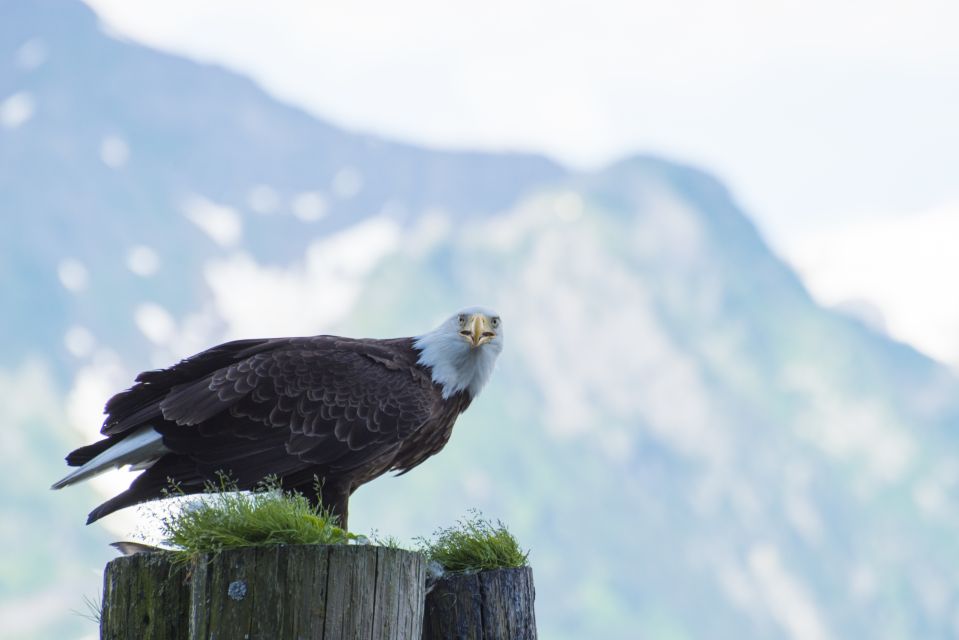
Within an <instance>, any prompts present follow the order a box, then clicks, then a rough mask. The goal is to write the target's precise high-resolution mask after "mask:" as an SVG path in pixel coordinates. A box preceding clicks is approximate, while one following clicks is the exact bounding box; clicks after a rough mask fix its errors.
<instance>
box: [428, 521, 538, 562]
mask: <svg viewBox="0 0 959 640" xmlns="http://www.w3.org/2000/svg"><path fill="white" fill-rule="evenodd" d="M419 543H420V552H421V553H423V554H425V555H426V557H427V558H429V559H430V560H435V561H436V562H439V563H440V564H441V565H443V568H444V569H445V570H446V571H450V572H463V573H469V572H476V571H488V570H490V569H514V568H518V567H525V566H527V564H528V562H527V557H528V556H529V552H528V551H525V552H524V551H523V550H522V549H520V546H519V543H518V542H517V541H516V538H514V537H513V534H511V533H510V532H509V531H508V530H507V529H506V525H504V524H503V523H502V522H500V521H496V523H495V524H494V523H493V522H491V521H489V520H486V519H484V518H483V516H482V514H481V513H479V512H478V511H470V512H469V515H468V516H467V517H465V518H463V519H461V520H459V521H458V522H457V523H456V525H454V526H452V527H447V528H445V529H439V530H437V531H436V532H435V533H434V534H433V538H432V540H427V539H425V538H420V539H419Z"/></svg>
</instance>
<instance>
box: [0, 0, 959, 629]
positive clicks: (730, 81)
mask: <svg viewBox="0 0 959 640" xmlns="http://www.w3.org/2000/svg"><path fill="white" fill-rule="evenodd" d="M957 21H959V5H956V4H955V3H951V2H946V1H944V0H917V1H911V2H905V1H897V0H882V1H878V2H877V1H876V0H871V1H869V2H865V1H860V0H855V1H851V2H844V3H840V4H837V3H834V2H826V1H825V0H807V1H806V2H768V1H766V0H762V1H760V0H722V1H720V2H706V1H705V0H678V1H674V2H669V3H663V2H656V3H652V2H632V3H621V2H614V1H609V0H600V1H597V2H592V3H589V4H588V5H582V4H580V3H571V2H558V1H557V0H550V1H548V2H547V1H546V0H527V1H524V2H515V1H514V2H505V1H499V0H493V1H491V2H484V3H478V4H477V3H473V4H472V5H462V4H458V3H450V2H442V1H440V0H411V1H410V2H405V3H390V2H381V1H374V0H359V1H356V2H349V3H333V2H325V1H321V2H315V1H308V0H275V1H274V2H270V3H263V2H254V1H252V0H248V1H247V0H245V1H240V0H205V1H204V2H202V3H197V2H192V1H190V2H188V1H187V0H167V1H165V2H147V1H145V0H136V1H133V0H90V1H89V2H88V3H82V2H79V0H0V221H2V223H3V227H2V233H0V303H2V313H0V340H2V343H0V461H2V463H3V469H4V471H5V475H6V480H5V481H4V482H3V483H2V484H0V509H2V519H0V545H2V548H3V551H2V552H0V553H2V562H0V621H2V623H0V625H2V629H3V630H2V634H0V635H3V637H4V638H23V639H26V638H31V639H32V638H57V639H60V638H86V637H95V635H96V626H95V625H94V623H92V622H90V621H88V620H86V619H84V618H83V617H82V615H78V613H77V612H79V613H81V614H82V613H86V607H85V605H84V602H83V598H84V596H86V597H89V598H96V597H98V592H99V590H100V575H101V571H102V567H103V564H104V563H105V562H106V561H107V560H108V559H109V558H110V557H111V556H112V552H111V550H110V549H109V548H108V547H107V543H108V542H110V541H112V540H117V539H126V538H128V537H130V535H131V531H134V530H136V529H137V528H138V527H142V525H138V520H137V517H136V513H135V512H133V511H134V510H128V512H121V513H119V514H116V515H114V516H111V517H109V518H107V519H106V520H104V521H103V522H102V523H98V524H96V525H94V526H91V527H85V526H84V525H83V522H84V519H85V514H86V512H87V511H89V510H90V509H91V508H92V507H93V506H95V505H96V504H98V503H99V502H100V501H102V500H103V499H104V497H105V496H106V495H108V494H111V493H112V492H115V491H117V490H118V489H120V488H122V487H124V486H125V485H126V484H128V483H129V480H130V478H131V476H130V475H129V474H128V473H125V472H118V473H116V474H112V475H110V476H106V477H102V478H100V479H98V480H97V481H96V482H92V483H88V484H87V485H84V486H78V487H72V488H70V489H67V490H64V491H62V492H56V493H54V492H51V491H49V490H48V489H47V487H48V486H49V485H50V484H51V483H52V482H53V481H54V480H56V479H57V478H59V477H60V476H61V475H63V473H64V470H65V467H64V465H63V462H62V457H63V455H64V454H65V453H66V452H67V451H68V450H70V449H71V448H73V447H75V446H77V445H79V444H81V443H85V442H88V441H91V440H92V439H93V438H94V437H95V436H96V433H97V430H98V428H99V426H100V421H101V409H102V406H103V403H104V402H105V400H106V399H107V398H108V397H109V396H110V395H112V394H113V393H114V392H116V391H118V390H120V389H123V388H125V387H127V386H128V385H129V384H130V383H131V382H132V379H133V377H134V376H135V374H136V373H137V372H139V371H141V370H144V369H149V368H155V367H162V366H166V365H168V364H171V363H172V362H174V361H175V360H177V359H178V358H181V357H184V356H187V355H190V354H192V353H194V352H196V351H199V350H201V349H203V348H206V347H208V346H211V345H213V344H215V343H218V342H222V341H224V340H227V339H231V338H238V337H260V336H273V335H296V334H305V335H308V334H316V333H338V334H345V335H352V336H370V337H393V336H400V335H414V334H418V333H421V332H423V331H425V330H427V329H429V328H431V327H432V326H433V325H434V324H435V323H436V322H438V321H439V319H441V318H442V317H445V316H447V315H448V314H450V313H452V312H453V311H455V310H456V309H458V308H460V307H463V306H466V305H471V304H484V305H489V306H491V307H493V308H495V309H496V310H497V311H499V313H500V314H502V316H503V318H504V323H505V330H506V337H507V348H506V351H505V352H504V355H503V357H502V358H501V360H500V365H499V368H498V371H497V373H496V375H495V376H494V378H493V381H492V383H491V384H490V386H489V387H488V388H487V389H486V391H485V392H484V394H483V395H482V396H481V397H480V398H479V400H478V401H477V402H476V403H475V404H474V406H473V407H472V408H471V409H470V410H469V411H468V412H467V413H466V414H465V415H464V416H463V418H462V419H461V420H460V421H459V422H458V424H457V428H456V432H455V434H454V436H453V438H452V440H451V442H450V444H449V446H448V447H447V448H446V449H445V450H444V451H443V453H442V454H441V455H439V456H437V457H435V458H433V459H431V460H430V461H429V462H428V463H426V464H424V465H423V466H422V467H420V468H418V469H416V471H415V472H413V473H411V474H409V475H406V476H403V477H402V478H384V479H382V480H379V481H378V482H376V483H373V484H371V485H368V486H366V487H364V488H363V489H361V490H360V491H359V492H358V493H357V494H356V496H355V497H354V499H353V500H352V502H351V524H352V525H353V526H354V528H355V530H356V531H358V532H361V533H362V532H368V531H369V530H370V529H374V528H375V529H377V530H379V531H380V532H381V533H382V534H392V535H396V536H398V537H400V538H401V539H403V540H410V539H411V538H413V537H414V536H418V535H426V534H429V533H430V532H432V531H433V530H434V529H435V528H436V527H437V526H441V525H447V524H450V523H451V522H453V521H454V520H455V519H456V518H457V517H460V516H462V515H463V514H464V513H465V511H466V509H467V508H470V507H477V508H479V509H481V510H482V511H483V512H484V513H485V514H486V515H487V516H489V517H492V518H501V519H503V520H504V521H505V522H507V523H508V524H509V525H510V527H511V528H512V529H513V530H514V532H515V533H516V534H517V536H518V537H519V539H520V540H521V542H522V543H523V544H524V545H525V546H527V547H529V548H530V549H531V555H530V558H531V562H532V565H533V567H534V570H535V575H536V586H537V615H538V620H539V628H540V633H541V637H543V638H546V639H574V638H609V639H616V638H623V639H631V638H651V639H670V640H679V639H692V638H792V639H804V640H805V639H825V638H867V637H868V638H882V639H885V638H890V639H891V638H904V639H905V638H908V639H915V638H952V637H956V636H957V635H959V573H957V571H956V570H955V568H956V566H957V562H959V543H957V534H959V504H957V501H956V498H955V494H956V490H957V483H959V454H957V446H959V435H957V433H956V428H957V427H959V393H957V392H959V378H957V374H956V369H955V367H956V365H957V364H959V294H957V288H956V275H957V273H959V251H956V250H955V245H956V243H957V241H959V123H957V119H956V115H955V114H956V113H959V39H957V38H955V25H956V24H957Z"/></svg>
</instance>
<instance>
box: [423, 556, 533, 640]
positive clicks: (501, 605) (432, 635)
mask: <svg viewBox="0 0 959 640" xmlns="http://www.w3.org/2000/svg"><path fill="white" fill-rule="evenodd" d="M535 598H536V592H535V589H534V588H533V571H532V569H530V568H529V567H523V568H521V569H496V570H493V571H481V572H479V573H473V574H459V575H456V574H454V575H450V576H444V577H443V578H440V580H439V581H437V582H436V584H435V585H434V586H433V589H432V590H431V591H430V592H429V593H428V594H426V610H425V612H424V620H423V636H422V637H423V640H500V639H502V638H509V639H510V640H536V614H535V611H534V609H533V601H534V600H535Z"/></svg>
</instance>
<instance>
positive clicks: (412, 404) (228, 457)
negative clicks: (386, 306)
mask: <svg viewBox="0 0 959 640" xmlns="http://www.w3.org/2000/svg"><path fill="white" fill-rule="evenodd" d="M414 363H415V358H413V357H411V355H410V353H408V352H404V351H403V350H402V348H400V347H398V346H389V347H388V346H384V345H382V344H381V343H378V342H377V341H360V340H344V339H332V338H327V337H318V338H313V339H304V340H303V341H300V342H296V343H291V344H290V345H288V346H284V347H280V348H277V349H274V350H271V351H265V352H260V353H255V354H253V355H251V356H250V357H248V358H246V359H244V360H242V361H240V362H234V363H232V364H229V365H228V366H226V367H224V368H222V369H220V370H218V371H215V372H213V373H211V374H209V375H207V376H205V377H204V378H202V379H200V380H197V381H193V382H188V383H185V384H182V385H180V386H178V387H176V388H174V389H173V390H172V391H171V393H170V394H169V395H168V396H167V397H166V398H164V399H163V400H162V401H161V403H160V408H161V410H162V413H163V417H164V418H165V419H166V420H167V421H168V423H170V424H168V425H167V426H165V427H163V428H162V433H163V435H164V442H165V443H166V444H167V446H168V447H170V448H171V449H172V450H173V451H175V452H178V453H183V454H185V455H187V456H191V457H195V458H196V459H197V460H198V461H202V462H203V464H205V465H206V464H216V463H217V462H222V463H224V464H226V463H229V465H226V466H231V467H232V468H231V469H230V471H232V472H233V473H235V474H240V473H242V471H241V469H242V467H243V465H244V464H247V463H249V464H250V465H251V466H253V467H256V468H260V467H262V466H263V463H264V460H263V457H264V454H265V449H270V448H271V447H272V449H270V450H271V451H273V449H276V451H275V453H276V454H277V455H285V456H288V457H290V458H293V460H291V461H290V463H292V464H293V465H294V466H297V467H299V468H306V467H314V466H324V465H325V466H329V467H331V468H333V467H335V468H337V469H354V468H357V467H359V466H361V465H363V464H364V463H367V462H369V461H372V460H375V459H378V458H380V457H381V456H382V455H383V454H384V453H386V452H388V451H390V450H395V449H396V448H397V447H398V446H399V443H400V442H401V441H402V440H403V439H404V438H406V437H408V436H409V435H410V434H411V433H413V432H415V431H416V430H417V429H418V428H420V427H421V426H422V425H423V424H425V423H426V422H427V421H428V420H429V419H430V418H431V417H432V416H434V414H435V413H436V411H437V410H438V405H439V403H441V398H440V397H439V394H438V393H437V392H436V389H435V388H434V387H433V385H432V384H431V383H430V381H429V378H428V376H426V374H425V373H422V372H420V371H419V370H413V369H415V367H414V366H413V365H414ZM236 438H242V439H243V440H244V441H246V442H245V444H243V445H242V446H241V445H230V446H227V444H226V442H228V441H232V440H235V439H236ZM250 441H252V442H250ZM244 446H245V447H247V449H246V450H247V451H248V452H249V454H250V455H249V456H247V457H244V456H243V455H242V452H243V447H244ZM197 451H200V452H202V453H199V454H198V453H196V452H197ZM218 451H222V452H223V454H222V455H218V453H217V452H218ZM253 458H258V459H257V460H256V461H255V462H254V460H253ZM274 462H276V461H274ZM290 463H285V464H283V465H282V466H284V467H287V466H288V465H289V464H290ZM277 464H279V463H277ZM243 475H246V474H245V473H243Z"/></svg>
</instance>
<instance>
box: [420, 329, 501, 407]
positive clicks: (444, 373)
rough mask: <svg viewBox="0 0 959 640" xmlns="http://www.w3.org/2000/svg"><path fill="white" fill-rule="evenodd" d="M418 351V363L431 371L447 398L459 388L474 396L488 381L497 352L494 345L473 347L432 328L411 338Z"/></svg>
mask: <svg viewBox="0 0 959 640" xmlns="http://www.w3.org/2000/svg"><path fill="white" fill-rule="evenodd" d="M413 346H414V348H416V349H417V350H418V351H419V358H418V360H417V362H418V364H420V365H421V366H424V367H427V368H428V369H429V370H430V376H431V377H432V379H433V382H434V383H435V384H438V385H439V386H440V387H441V388H442V390H443V399H444V400H449V399H450V398H451V397H452V396H453V395H455V394H456V393H459V392H461V391H465V392H467V393H468V394H469V396H470V398H471V399H472V398H475V397H476V396H477V395H479V392H480V391H481V390H482V389H483V387H484V386H485V385H486V383H487V382H488V381H489V378H490V376H491V375H492V373H493V367H494V365H495V364H496V356H497V355H498V354H499V352H498V350H497V349H495V348H490V347H489V346H486V345H484V346H482V347H479V348H476V349H473V348H470V346H469V345H468V344H467V343H466V342H465V341H464V340H463V339H462V338H461V337H460V336H459V335H458V334H455V333H454V334H453V335H449V334H448V333H444V332H437V331H433V332H430V333H427V334H424V335H422V336H419V337H417V338H414V340H413Z"/></svg>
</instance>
